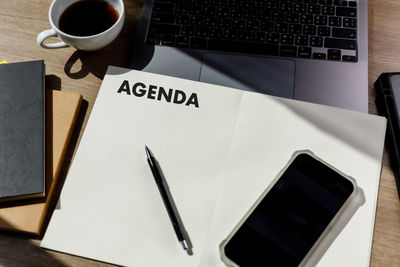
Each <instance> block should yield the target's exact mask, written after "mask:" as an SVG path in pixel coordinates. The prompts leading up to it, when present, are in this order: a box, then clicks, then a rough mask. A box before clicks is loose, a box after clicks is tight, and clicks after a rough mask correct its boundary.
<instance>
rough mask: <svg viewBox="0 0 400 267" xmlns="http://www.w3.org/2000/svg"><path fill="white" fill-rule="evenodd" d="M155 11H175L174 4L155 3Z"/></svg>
mask: <svg viewBox="0 0 400 267" xmlns="http://www.w3.org/2000/svg"><path fill="white" fill-rule="evenodd" d="M153 12H165V13H173V12H174V4H170V3H160V2H158V3H154V5H153Z"/></svg>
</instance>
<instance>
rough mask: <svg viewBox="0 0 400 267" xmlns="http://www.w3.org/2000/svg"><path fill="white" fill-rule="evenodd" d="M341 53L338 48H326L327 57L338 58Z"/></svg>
mask: <svg viewBox="0 0 400 267" xmlns="http://www.w3.org/2000/svg"><path fill="white" fill-rule="evenodd" d="M341 56H342V53H341V51H340V50H338V49H328V59H331V60H340V59H341Z"/></svg>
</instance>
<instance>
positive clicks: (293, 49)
mask: <svg viewBox="0 0 400 267" xmlns="http://www.w3.org/2000/svg"><path fill="white" fill-rule="evenodd" d="M296 54H297V46H291V45H281V47H280V52H279V55H280V56H284V57H295V56H296Z"/></svg>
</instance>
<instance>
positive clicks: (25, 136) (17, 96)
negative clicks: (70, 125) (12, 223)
mask: <svg viewBox="0 0 400 267" xmlns="http://www.w3.org/2000/svg"><path fill="white" fill-rule="evenodd" d="M44 103H45V102H44V63H43V60H38V61H29V62H19V63H8V64H1V65H0V202H4V201H9V200H16V199H25V198H32V197H41V196H44V194H45V189H44V188H45V166H44V144H45V142H44V137H45V136H44V132H45V130H44V127H45V123H44V116H45V115H44V114H45V113H44V107H45V104H44Z"/></svg>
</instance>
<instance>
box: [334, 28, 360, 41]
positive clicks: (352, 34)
mask: <svg viewBox="0 0 400 267" xmlns="http://www.w3.org/2000/svg"><path fill="white" fill-rule="evenodd" d="M356 34H357V31H356V30H355V29H344V28H333V29H332V37H340V38H349V39H355V38H356Z"/></svg>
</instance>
